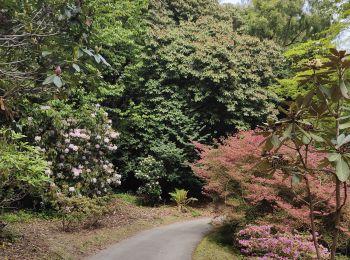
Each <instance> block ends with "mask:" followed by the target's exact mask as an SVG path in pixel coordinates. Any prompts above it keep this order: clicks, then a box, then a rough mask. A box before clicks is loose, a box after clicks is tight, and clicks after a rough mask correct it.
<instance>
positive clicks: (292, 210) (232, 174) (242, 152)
mask: <svg viewBox="0 0 350 260" xmlns="http://www.w3.org/2000/svg"><path fill="white" fill-rule="evenodd" d="M263 140H264V137H263V136H261V135H257V134H256V133H255V132H254V131H246V132H240V133H237V134H235V135H233V136H231V137H229V138H227V139H224V140H220V142H218V143H217V145H216V146H214V147H208V146H205V145H202V144H198V143H196V144H195V145H196V147H197V149H198V151H199V155H200V159H199V160H198V161H197V162H195V163H194V164H192V169H193V171H194V173H195V174H196V175H197V176H199V177H200V178H202V179H203V180H204V181H205V185H204V187H203V193H204V194H206V195H208V196H210V197H212V198H213V199H214V200H216V201H222V202H224V203H227V204H228V203H229V202H230V199H232V198H233V199H237V198H241V199H242V200H244V201H245V203H244V205H247V204H248V205H250V206H251V207H253V208H257V206H259V205H263V206H262V207H260V209H263V210H265V211H269V212H268V213H276V211H282V212H284V213H285V214H287V215H288V217H287V218H285V215H277V214H274V217H278V216H280V217H281V221H285V222H288V224H290V223H291V222H297V223H298V224H303V225H304V224H306V225H308V224H309V209H308V207H307V204H306V203H305V201H307V194H306V192H305V183H304V181H303V180H302V179H300V180H299V181H298V182H295V181H294V179H293V176H291V175H290V174H285V173H284V172H283V171H282V170H280V169H276V171H274V172H271V173H269V172H266V171H265V169H263V168H262V167H260V165H259V164H258V163H259V162H260V161H261V158H262V147H261V146H259V144H261V143H262V142H263ZM310 149H311V148H310ZM311 151H313V152H310V155H309V164H310V165H312V166H313V167H316V166H317V165H318V164H319V163H320V162H321V161H322V160H323V159H324V157H325V156H324V154H322V153H318V152H317V151H314V150H311ZM282 154H283V155H282ZM295 156H296V155H295V151H293V150H291V149H288V148H287V147H282V148H281V149H280V150H279V153H278V154H276V155H273V156H271V158H272V160H271V162H270V163H271V165H272V166H276V167H277V166H278V165H277V164H278V163H280V162H282V163H283V160H294V158H295ZM309 181H310V183H311V184H312V185H311V189H312V193H313V194H314V196H315V198H316V199H315V200H316V201H318V203H317V205H316V210H317V211H319V212H320V214H321V212H323V213H324V212H331V211H332V210H334V204H335V203H334V197H335V196H333V192H334V189H332V188H331V185H329V183H330V182H329V180H328V179H327V177H324V178H323V179H322V180H320V179H318V178H316V177H313V176H310V178H309ZM260 209H258V210H257V211H259V210H260ZM247 212H248V213H249V214H251V213H252V212H254V211H253V210H252V208H249V210H248V211H247ZM258 213H259V212H258Z"/></svg>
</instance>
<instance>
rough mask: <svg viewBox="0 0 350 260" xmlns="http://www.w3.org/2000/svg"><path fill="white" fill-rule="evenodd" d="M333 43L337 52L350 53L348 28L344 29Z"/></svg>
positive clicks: (349, 32) (349, 29)
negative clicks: (344, 51)
mask: <svg viewBox="0 0 350 260" xmlns="http://www.w3.org/2000/svg"><path fill="white" fill-rule="evenodd" d="M334 43H335V45H336V46H337V49H338V50H346V51H348V52H350V26H349V27H348V28H346V29H344V30H343V31H342V32H341V33H340V34H339V35H338V36H337V37H336V38H335V39H334Z"/></svg>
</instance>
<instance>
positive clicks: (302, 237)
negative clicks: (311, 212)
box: [237, 225, 329, 260]
mask: <svg viewBox="0 0 350 260" xmlns="http://www.w3.org/2000/svg"><path fill="white" fill-rule="evenodd" d="M237 244H238V246H239V247H240V248H241V252H242V253H243V254H244V255H246V256H248V257H249V258H250V259H261V260H263V259H264V260H267V259H279V260H288V259H315V258H316V250H315V248H314V244H313V242H312V236H311V235H310V234H300V233H295V232H294V233H293V232H291V231H290V230H288V228H282V227H279V226H272V225H261V226H256V225H248V226H247V227H245V228H244V229H242V230H240V231H239V232H238V234H237ZM319 250H320V252H321V257H322V259H328V258H329V251H328V249H327V248H325V247H323V246H322V245H320V246H319Z"/></svg>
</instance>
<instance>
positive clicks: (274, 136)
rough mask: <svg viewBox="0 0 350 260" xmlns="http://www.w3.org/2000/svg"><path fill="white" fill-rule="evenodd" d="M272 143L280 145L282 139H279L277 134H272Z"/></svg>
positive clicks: (276, 145) (275, 145)
mask: <svg viewBox="0 0 350 260" xmlns="http://www.w3.org/2000/svg"><path fill="white" fill-rule="evenodd" d="M271 143H272V145H273V146H274V147H279V146H280V144H281V141H280V140H279V138H278V136H277V135H276V134H272V136H271Z"/></svg>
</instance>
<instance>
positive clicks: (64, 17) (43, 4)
mask: <svg viewBox="0 0 350 260" xmlns="http://www.w3.org/2000/svg"><path fill="white" fill-rule="evenodd" d="M88 13H89V10H88V8H87V6H86V5H83V4H82V3H81V2H80V1H73V0H72V1H41V0H36V1H26V0H22V1H13V0H6V1H5V2H4V3H3V5H2V9H1V13H0V17H1V20H2V23H1V26H0V34H1V35H2V37H1V38H0V46H1V49H0V53H1V60H0V66H1V68H0V77H1V78H0V104H1V109H0V112H1V113H2V114H5V116H6V117H7V118H14V116H15V114H16V113H17V112H18V111H16V107H15V104H14V102H16V101H17V100H18V101H20V100H23V98H29V99H30V100H31V101H33V102H40V101H41V100H43V99H44V100H47V99H50V98H52V96H53V95H57V94H62V93H65V92H67V90H71V89H72V88H73V87H74V88H76V87H81V88H86V89H87V90H89V89H91V88H92V87H93V86H92V84H87V82H88V80H87V79H88V78H89V77H87V75H94V76H95V75H96V74H98V68H97V66H96V64H97V63H101V64H102V63H104V64H105V65H108V63H107V61H106V60H105V59H104V58H103V57H102V56H101V55H100V54H99V53H98V52H99V49H98V48H95V50H92V48H91V47H90V45H89V44H90V43H89V40H88V36H89V34H90V27H91V19H90V17H89V16H88ZM89 81H91V82H93V80H92V78H89ZM87 85H89V87H88V86H87ZM68 92H69V91H68ZM17 108H18V107H17ZM14 109H15V111H13V110H14Z"/></svg>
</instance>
